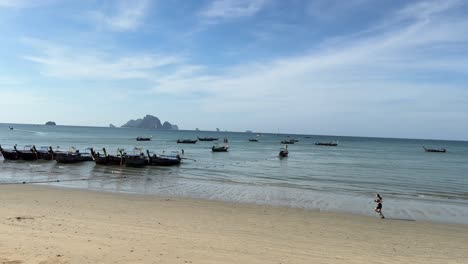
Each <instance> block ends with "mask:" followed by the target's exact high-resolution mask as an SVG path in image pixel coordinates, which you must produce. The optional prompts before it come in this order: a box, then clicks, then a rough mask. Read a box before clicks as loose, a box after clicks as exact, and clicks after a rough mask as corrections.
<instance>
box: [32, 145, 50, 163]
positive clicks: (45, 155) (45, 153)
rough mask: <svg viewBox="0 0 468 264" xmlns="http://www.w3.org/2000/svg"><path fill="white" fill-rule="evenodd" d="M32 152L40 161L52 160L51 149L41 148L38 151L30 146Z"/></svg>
mask: <svg viewBox="0 0 468 264" xmlns="http://www.w3.org/2000/svg"><path fill="white" fill-rule="evenodd" d="M32 148H33V150H34V152H36V154H37V159H41V160H53V159H54V151H53V150H52V147H47V146H42V147H40V148H39V149H37V148H36V146H32Z"/></svg>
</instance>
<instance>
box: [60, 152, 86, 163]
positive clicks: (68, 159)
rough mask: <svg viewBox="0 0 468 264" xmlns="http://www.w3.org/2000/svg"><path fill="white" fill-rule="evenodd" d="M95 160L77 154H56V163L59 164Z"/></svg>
mask: <svg viewBox="0 0 468 264" xmlns="http://www.w3.org/2000/svg"><path fill="white" fill-rule="evenodd" d="M92 160H93V158H92V157H91V156H88V155H82V154H76V153H56V154H55V161H56V162H57V163H65V164H70V163H79V162H85V161H92Z"/></svg>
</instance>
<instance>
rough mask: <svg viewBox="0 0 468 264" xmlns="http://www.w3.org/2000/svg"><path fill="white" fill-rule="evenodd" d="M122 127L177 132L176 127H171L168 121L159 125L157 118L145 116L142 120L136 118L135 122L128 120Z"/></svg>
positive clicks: (177, 128)
mask: <svg viewBox="0 0 468 264" xmlns="http://www.w3.org/2000/svg"><path fill="white" fill-rule="evenodd" d="M122 127H133V128H155V129H162V130H179V127H178V126H177V125H173V124H171V123H169V122H168V121H166V122H164V123H161V120H159V118H157V117H155V116H152V115H146V116H145V117H143V118H138V119H136V120H133V119H132V120H130V121H128V122H127V123H125V124H124V125H123V126H122Z"/></svg>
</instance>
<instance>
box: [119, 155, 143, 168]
mask: <svg viewBox="0 0 468 264" xmlns="http://www.w3.org/2000/svg"><path fill="white" fill-rule="evenodd" d="M124 164H125V166H126V167H144V166H146V165H148V160H147V159H146V157H144V156H125V163H124Z"/></svg>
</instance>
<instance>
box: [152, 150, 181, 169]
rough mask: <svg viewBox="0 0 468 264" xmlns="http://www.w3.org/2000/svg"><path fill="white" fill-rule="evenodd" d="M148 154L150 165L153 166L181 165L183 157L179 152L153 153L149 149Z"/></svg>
mask: <svg viewBox="0 0 468 264" xmlns="http://www.w3.org/2000/svg"><path fill="white" fill-rule="evenodd" d="M146 153H147V154H148V165H152V166H174V165H179V164H180V162H181V160H182V158H181V157H180V156H179V154H174V155H164V154H160V155H157V154H154V153H153V154H151V153H150V152H149V151H148V150H147V151H146Z"/></svg>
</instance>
